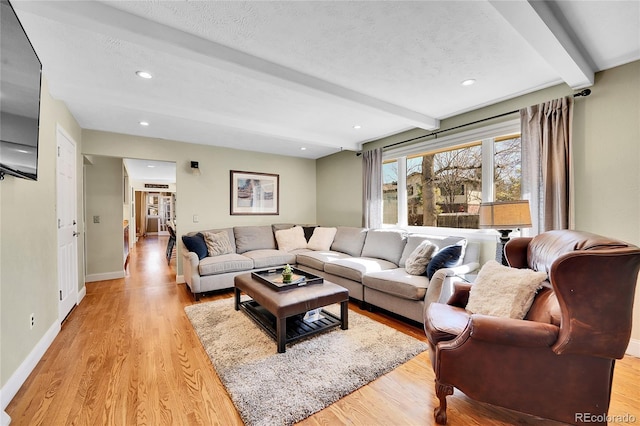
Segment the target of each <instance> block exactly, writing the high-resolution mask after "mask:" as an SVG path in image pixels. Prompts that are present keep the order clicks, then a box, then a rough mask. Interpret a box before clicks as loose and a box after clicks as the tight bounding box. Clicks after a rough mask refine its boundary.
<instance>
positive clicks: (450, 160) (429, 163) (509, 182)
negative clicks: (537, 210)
mask: <svg viewBox="0 0 640 426" xmlns="http://www.w3.org/2000/svg"><path fill="white" fill-rule="evenodd" d="M514 128H519V123H518V126H517V127H515V123H513V125H512V126H511V127H509V126H506V125H502V126H499V127H498V128H497V129H494V130H491V129H489V130H488V132H490V133H492V134H490V135H487V134H482V131H480V132H479V131H477V130H476V131H472V132H468V134H467V135H464V134H460V135H457V136H456V137H452V138H450V140H448V141H447V140H445V141H442V140H440V139H438V140H437V142H438V143H437V144H436V143H435V142H436V141H430V146H429V147H432V149H430V150H429V149H426V147H427V146H428V145H426V144H420V145H421V147H417V148H416V147H410V148H409V149H405V150H404V152H403V151H399V152H396V155H394V153H393V152H391V153H385V157H386V158H385V161H384V162H383V199H384V202H383V223H384V224H390V225H398V226H407V225H408V226H434V227H443V228H468V229H477V228H478V223H479V216H478V212H479V207H480V203H481V202H482V201H508V200H519V199H521V195H520V191H521V175H522V170H521V150H520V146H521V143H520V135H519V133H505V131H507V130H512V129H514ZM474 133H475V134H480V135H481V136H482V138H481V139H479V138H476V139H473V137H474ZM485 133H486V132H485ZM488 136H490V137H488ZM403 154H404V155H403Z"/></svg>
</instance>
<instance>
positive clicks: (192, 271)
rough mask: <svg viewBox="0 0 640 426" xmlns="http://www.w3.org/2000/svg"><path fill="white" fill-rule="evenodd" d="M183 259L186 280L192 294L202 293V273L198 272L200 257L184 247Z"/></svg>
mask: <svg viewBox="0 0 640 426" xmlns="http://www.w3.org/2000/svg"><path fill="white" fill-rule="evenodd" d="M182 258H183V262H182V268H183V269H184V271H183V273H184V280H185V281H186V283H187V285H188V286H189V288H190V289H191V292H192V293H200V271H199V270H198V265H199V264H200V259H198V255H197V254H195V253H194V252H192V251H189V250H187V249H186V248H184V247H183V248H182Z"/></svg>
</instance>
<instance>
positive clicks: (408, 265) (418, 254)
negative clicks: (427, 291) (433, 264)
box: [404, 240, 437, 275]
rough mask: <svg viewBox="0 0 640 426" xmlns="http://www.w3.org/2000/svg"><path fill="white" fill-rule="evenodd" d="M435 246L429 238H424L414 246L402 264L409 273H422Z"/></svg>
mask: <svg viewBox="0 0 640 426" xmlns="http://www.w3.org/2000/svg"><path fill="white" fill-rule="evenodd" d="M436 248H437V246H436V245H435V244H433V243H432V242H431V241H429V240H424V241H423V242H421V243H420V244H418V247H416V248H415V249H414V250H413V251H412V252H411V254H410V255H409V257H408V258H407V261H406V262H405V264H404V269H405V270H406V271H407V273H409V274H411V275H422V274H424V271H425V270H426V269H427V264H428V263H429V261H430V260H431V257H433V253H434V252H435V251H436Z"/></svg>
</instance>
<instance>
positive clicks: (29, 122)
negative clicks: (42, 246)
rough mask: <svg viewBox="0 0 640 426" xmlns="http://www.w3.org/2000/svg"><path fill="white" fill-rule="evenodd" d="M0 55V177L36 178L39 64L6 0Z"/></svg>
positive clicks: (0, 0)
mask: <svg viewBox="0 0 640 426" xmlns="http://www.w3.org/2000/svg"><path fill="white" fill-rule="evenodd" d="M0 59H1V61H0V178H4V175H5V174H6V175H12V176H16V177H20V178H24V179H31V180H37V179H38V127H39V124H40V81H41V78H40V77H41V73H42V64H41V63H40V60H39V59H38V55H36V52H35V50H34V49H33V46H32V45H31V42H30V41H29V38H28V37H27V33H26V32H25V31H24V28H23V27H22V24H21V23H20V20H19V19H18V16H17V15H16V13H15V11H14V10H13V6H11V3H9V1H8V0H0Z"/></svg>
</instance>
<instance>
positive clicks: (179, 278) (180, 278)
mask: <svg viewBox="0 0 640 426" xmlns="http://www.w3.org/2000/svg"><path fill="white" fill-rule="evenodd" d="M176 283H178V284H184V283H186V281H185V280H184V275H176Z"/></svg>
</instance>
